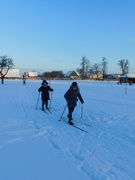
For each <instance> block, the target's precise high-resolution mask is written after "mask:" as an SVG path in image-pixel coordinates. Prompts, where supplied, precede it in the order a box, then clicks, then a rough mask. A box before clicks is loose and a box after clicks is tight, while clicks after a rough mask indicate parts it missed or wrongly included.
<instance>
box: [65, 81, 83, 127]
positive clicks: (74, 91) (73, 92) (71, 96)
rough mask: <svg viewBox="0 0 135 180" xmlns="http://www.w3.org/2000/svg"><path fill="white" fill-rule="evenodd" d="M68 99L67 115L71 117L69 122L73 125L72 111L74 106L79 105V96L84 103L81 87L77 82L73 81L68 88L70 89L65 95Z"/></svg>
mask: <svg viewBox="0 0 135 180" xmlns="http://www.w3.org/2000/svg"><path fill="white" fill-rule="evenodd" d="M64 97H65V99H66V101H67V106H68V115H67V117H68V118H69V121H68V123H69V124H70V125H73V122H72V120H73V119H72V113H73V111H74V108H75V107H76V105H77V100H78V98H79V100H80V101H81V103H82V104H83V103H84V100H83V98H82V96H81V93H80V90H79V87H78V85H77V82H73V83H72V85H71V86H70V88H69V89H68V91H67V92H66V93H65V95H64Z"/></svg>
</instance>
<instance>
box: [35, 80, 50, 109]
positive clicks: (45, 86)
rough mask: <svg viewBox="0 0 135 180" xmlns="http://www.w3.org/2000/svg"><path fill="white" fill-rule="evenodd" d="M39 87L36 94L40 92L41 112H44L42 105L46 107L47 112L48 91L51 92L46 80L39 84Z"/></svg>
mask: <svg viewBox="0 0 135 180" xmlns="http://www.w3.org/2000/svg"><path fill="white" fill-rule="evenodd" d="M41 85H42V86H41V87H40V88H39V89H38V92H41V100H42V110H43V111H44V105H45V106H46V109H47V110H48V109H49V108H48V100H49V99H50V98H49V91H53V89H52V88H50V86H48V82H47V81H46V80H43V82H42V83H41Z"/></svg>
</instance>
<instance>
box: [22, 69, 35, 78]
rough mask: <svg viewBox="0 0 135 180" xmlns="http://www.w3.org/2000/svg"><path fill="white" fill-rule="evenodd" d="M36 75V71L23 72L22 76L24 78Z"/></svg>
mask: <svg viewBox="0 0 135 180" xmlns="http://www.w3.org/2000/svg"><path fill="white" fill-rule="evenodd" d="M37 76H38V73H37V72H35V71H34V72H24V74H23V77H25V79H33V78H35V77H37Z"/></svg>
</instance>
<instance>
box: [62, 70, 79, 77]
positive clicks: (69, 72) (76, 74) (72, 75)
mask: <svg viewBox="0 0 135 180" xmlns="http://www.w3.org/2000/svg"><path fill="white" fill-rule="evenodd" d="M79 77H80V76H79V74H78V73H77V72H76V71H74V70H72V71H68V72H67V73H66V74H64V78H67V79H79Z"/></svg>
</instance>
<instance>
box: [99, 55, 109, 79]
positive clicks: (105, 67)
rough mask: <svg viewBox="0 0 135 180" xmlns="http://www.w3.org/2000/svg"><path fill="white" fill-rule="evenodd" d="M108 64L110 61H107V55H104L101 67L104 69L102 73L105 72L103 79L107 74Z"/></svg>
mask: <svg viewBox="0 0 135 180" xmlns="http://www.w3.org/2000/svg"><path fill="white" fill-rule="evenodd" d="M107 64H108V62H107V61H106V58H105V57H103V58H102V62H101V64H100V65H101V69H102V73H103V79H104V78H105V75H106V73H107Z"/></svg>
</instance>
